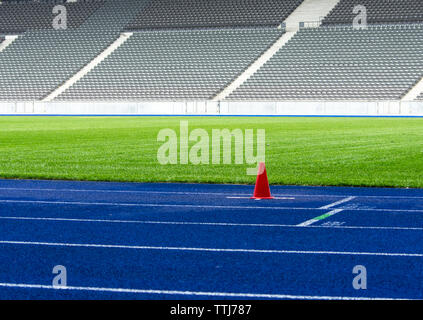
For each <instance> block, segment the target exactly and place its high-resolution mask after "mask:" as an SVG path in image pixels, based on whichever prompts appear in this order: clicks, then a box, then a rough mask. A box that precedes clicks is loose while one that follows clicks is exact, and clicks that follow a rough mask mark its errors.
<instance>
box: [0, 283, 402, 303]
mask: <svg viewBox="0 0 423 320" xmlns="http://www.w3.org/2000/svg"><path fill="white" fill-rule="evenodd" d="M0 287H4V288H19V289H47V290H64V291H66V290H70V291H94V292H113V293H131V294H153V295H180V296H207V297H232V298H262V299H303V300H401V299H395V298H376V297H374V298H373V297H337V296H301V295H288V294H268V293H234V292H207V291H180V290H152V289H129V288H104V287H76V286H66V287H54V286H52V285H42V284H26V283H4V282H3V283H0Z"/></svg>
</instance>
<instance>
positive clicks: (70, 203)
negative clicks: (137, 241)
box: [0, 200, 423, 211]
mask: <svg viewBox="0 0 423 320" xmlns="http://www.w3.org/2000/svg"><path fill="white" fill-rule="evenodd" d="M0 203H36V204H65V205H84V206H85V205H88V206H90V205H92V206H122V207H171V208H172V207H177V208H211V209H269V210H281V209H290V208H289V207H259V206H225V205H221V206H219V205H194V204H160V203H116V202H80V201H45V200H0ZM293 209H295V208H293ZM316 209H318V208H310V210H316ZM306 210H307V209H306ZM422 211H423V210H422Z"/></svg>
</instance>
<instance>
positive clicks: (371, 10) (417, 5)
mask: <svg viewBox="0 0 423 320" xmlns="http://www.w3.org/2000/svg"><path fill="white" fill-rule="evenodd" d="M357 5H362V6H364V7H366V9H367V22H368V23H370V24H389V23H415V22H423V1H421V0H341V1H340V2H339V3H338V5H337V6H336V7H335V8H334V9H333V10H332V12H331V13H330V14H329V15H328V16H327V17H326V18H325V19H324V21H323V24H324V25H328V24H352V22H353V19H354V17H355V16H356V14H354V13H353V9H354V7H355V6H357Z"/></svg>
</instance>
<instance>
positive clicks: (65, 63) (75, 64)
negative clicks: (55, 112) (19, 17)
mask: <svg viewBox="0 0 423 320" xmlns="http://www.w3.org/2000/svg"><path fill="white" fill-rule="evenodd" d="M145 3H146V1H137V0H133V1H126V2H125V6H120V5H119V3H118V2H115V1H107V2H105V3H104V5H103V6H102V7H101V8H100V9H99V10H97V11H96V12H95V13H94V14H93V15H92V16H91V17H90V19H88V20H87V21H86V22H85V23H83V24H82V25H81V26H80V27H79V28H77V29H75V30H43V31H27V32H26V33H25V34H23V35H22V36H20V37H19V38H18V39H17V40H15V41H14V42H13V44H12V45H10V46H9V47H8V48H7V49H5V50H4V51H2V52H1V53H0V86H1V88H2V89H1V90H0V100H6V101H10V100H18V101H19V100H23V101H30V100H41V99H43V98H44V97H45V96H46V95H48V94H49V93H50V92H51V91H53V90H55V89H56V88H57V87H59V86H60V85H61V84H63V83H64V82H65V81H66V80H67V79H69V78H70V77H71V76H72V75H74V74H75V73H76V72H78V71H79V70H80V69H81V68H83V67H84V66H85V65H86V64H87V63H89V62H90V61H91V60H92V59H94V58H95V57H96V56H97V55H98V54H99V53H100V52H102V51H103V50H104V49H105V48H106V47H108V46H109V45H110V44H111V43H112V42H113V41H115V40H116V39H117V38H118V37H119V35H120V31H121V30H122V29H123V28H124V27H125V25H126V24H127V23H128V21H129V20H130V19H132V18H133V17H134V14H136V12H137V11H138V10H139V9H140V8H141V7H142V6H143V5H144V4H145ZM106 25H107V28H105V26H106Z"/></svg>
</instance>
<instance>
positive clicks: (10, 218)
mask: <svg viewBox="0 0 423 320" xmlns="http://www.w3.org/2000/svg"><path fill="white" fill-rule="evenodd" d="M0 220H24V221H25V220H29V221H31V220H34V221H58V222H87V223H88V222H92V223H121V224H159V225H160V224H163V225H189V226H218V227H228V226H229V227H254V228H299V227H301V228H302V229H304V228H311V229H317V228H319V229H363V230H410V231H423V228H419V227H373V226H323V225H319V226H312V225H309V226H301V225H291V224H266V223H231V222H186V221H151V220H110V219H71V218H52V217H6V216H4V217H1V216H0Z"/></svg>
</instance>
